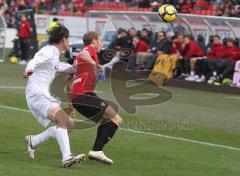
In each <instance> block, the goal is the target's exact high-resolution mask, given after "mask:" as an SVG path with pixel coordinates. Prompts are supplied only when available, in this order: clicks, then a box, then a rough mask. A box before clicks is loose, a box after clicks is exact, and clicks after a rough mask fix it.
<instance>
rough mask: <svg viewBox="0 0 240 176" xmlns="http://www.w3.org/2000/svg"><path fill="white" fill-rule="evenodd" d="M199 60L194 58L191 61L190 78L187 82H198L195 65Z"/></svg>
mask: <svg viewBox="0 0 240 176" xmlns="http://www.w3.org/2000/svg"><path fill="white" fill-rule="evenodd" d="M197 60H198V58H196V57H194V58H191V60H190V76H188V77H187V78H186V79H185V80H186V81H196V80H197V79H198V78H199V77H198V76H197V75H195V64H196V62H197Z"/></svg>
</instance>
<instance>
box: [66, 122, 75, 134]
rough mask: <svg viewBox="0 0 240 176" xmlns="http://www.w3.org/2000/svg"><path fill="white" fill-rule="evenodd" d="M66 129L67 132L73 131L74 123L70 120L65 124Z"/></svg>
mask: <svg viewBox="0 0 240 176" xmlns="http://www.w3.org/2000/svg"><path fill="white" fill-rule="evenodd" d="M67 129H68V133H71V132H73V131H74V129H75V124H74V122H71V121H70V122H69V123H68V124H67Z"/></svg>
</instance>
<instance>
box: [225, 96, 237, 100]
mask: <svg viewBox="0 0 240 176" xmlns="http://www.w3.org/2000/svg"><path fill="white" fill-rule="evenodd" d="M224 98H225V99H240V97H239V96H226V97H224Z"/></svg>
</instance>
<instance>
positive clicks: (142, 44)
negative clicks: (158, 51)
mask: <svg viewBox="0 0 240 176" xmlns="http://www.w3.org/2000/svg"><path fill="white" fill-rule="evenodd" d="M148 49H149V46H148V44H147V43H146V42H144V41H142V40H139V42H138V43H137V46H136V47H135V48H134V49H133V52H134V53H139V52H147V51H148Z"/></svg>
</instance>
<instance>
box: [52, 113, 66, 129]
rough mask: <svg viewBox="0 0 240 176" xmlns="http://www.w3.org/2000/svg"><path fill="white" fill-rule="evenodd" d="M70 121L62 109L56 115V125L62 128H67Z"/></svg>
mask: <svg viewBox="0 0 240 176" xmlns="http://www.w3.org/2000/svg"><path fill="white" fill-rule="evenodd" d="M68 121H69V118H68V115H67V114H66V113H65V112H64V111H63V110H62V109H60V110H59V111H58V112H57V113H56V115H55V123H56V124H57V125H58V126H60V127H63V128H67V127H68Z"/></svg>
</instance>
